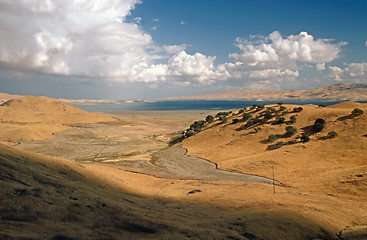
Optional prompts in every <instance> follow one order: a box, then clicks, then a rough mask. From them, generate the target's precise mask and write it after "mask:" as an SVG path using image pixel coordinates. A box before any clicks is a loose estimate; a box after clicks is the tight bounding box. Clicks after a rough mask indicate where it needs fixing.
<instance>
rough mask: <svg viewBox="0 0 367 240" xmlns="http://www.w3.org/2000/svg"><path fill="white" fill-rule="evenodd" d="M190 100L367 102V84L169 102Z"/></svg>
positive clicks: (89, 101)
mask: <svg viewBox="0 0 367 240" xmlns="http://www.w3.org/2000/svg"><path fill="white" fill-rule="evenodd" d="M19 97H22V96H20V95H10V94H6V93H0V104H1V103H3V102H6V101H7V100H9V99H15V98H19ZM186 99H187V100H190V99H208V100H215V99H225V100H229V99H231V100H232V99H233V100H249V101H254V100H255V101H276V100H298V101H307V100H320V101H330V102H332V101H367V84H365V83H339V84H333V85H329V86H326V87H322V88H317V89H312V90H290V91H285V92H281V91H276V90H247V91H233V92H223V93H213V94H201V95H194V96H186V97H171V98H168V100H186ZM57 100H58V101H60V102H66V103H70V104H79V105H88V104H93V105H94V104H118V103H121V102H135V101H138V102H141V101H143V102H146V101H145V100H92V99H57Z"/></svg>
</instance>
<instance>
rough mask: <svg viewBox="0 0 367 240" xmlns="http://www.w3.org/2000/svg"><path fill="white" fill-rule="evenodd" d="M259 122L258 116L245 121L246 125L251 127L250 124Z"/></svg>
mask: <svg viewBox="0 0 367 240" xmlns="http://www.w3.org/2000/svg"><path fill="white" fill-rule="evenodd" d="M259 122H260V119H258V118H251V119H250V120H248V121H247V123H246V125H245V126H246V127H251V126H253V125H255V124H257V123H259Z"/></svg>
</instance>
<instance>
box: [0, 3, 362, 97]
mask: <svg viewBox="0 0 367 240" xmlns="http://www.w3.org/2000/svg"><path fill="white" fill-rule="evenodd" d="M0 16H1V19H2V20H1V21H0V31H1V32H2V33H4V34H2V37H1V38H0V92H8V93H12V94H31V95H46V96H50V97H65V98H109V99H110V98H114V99H128V98H164V97H172V96H179V95H180V96H182V95H193V94H201V93H215V92H224V91H235V90H248V89H277V90H290V89H311V88H316V87H321V86H325V85H329V84H334V83H342V82H356V83H367V57H366V56H367V42H366V41H367V1H365V0H363V1H357V0H349V1H343V0H337V1H336V0H333V1H326V0H325V1H324V0H317V1H316V0H308V1H306V0H305V1H302V0H298V1H296V0H293V1H291V0H288V1H286V0H284V1H275V0H273V1H270V0H268V1H265V0H258V1H247V0H229V1H224V0H223V1H215V0H211V1H208V0H207V1H204V0H195V1H194V0H185V1H179V0H154V1H153V0H145V1H144V0H143V1H139V0H120V1H114V0H104V1H102V0H91V1H87V2H85V1H77V0H73V1H72V0H70V1H68V2H62V1H55V0H48V1H46V0H39V1H30V2H24V1H20V0H14V1H0Z"/></svg>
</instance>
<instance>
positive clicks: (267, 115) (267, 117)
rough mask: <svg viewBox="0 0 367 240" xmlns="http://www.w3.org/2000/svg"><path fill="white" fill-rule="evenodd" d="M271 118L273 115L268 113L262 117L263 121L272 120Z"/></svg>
mask: <svg viewBox="0 0 367 240" xmlns="http://www.w3.org/2000/svg"><path fill="white" fill-rule="evenodd" d="M273 117H274V116H273V114H271V113H270V112H269V111H266V112H265V115H264V118H265V119H272V118H273Z"/></svg>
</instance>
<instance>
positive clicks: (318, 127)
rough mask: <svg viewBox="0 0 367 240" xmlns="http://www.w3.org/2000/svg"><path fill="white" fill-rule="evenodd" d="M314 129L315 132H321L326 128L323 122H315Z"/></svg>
mask: <svg viewBox="0 0 367 240" xmlns="http://www.w3.org/2000/svg"><path fill="white" fill-rule="evenodd" d="M312 128H313V130H314V131H315V132H321V131H322V129H324V125H323V124H321V123H315V124H314V125H313V126H312Z"/></svg>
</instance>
